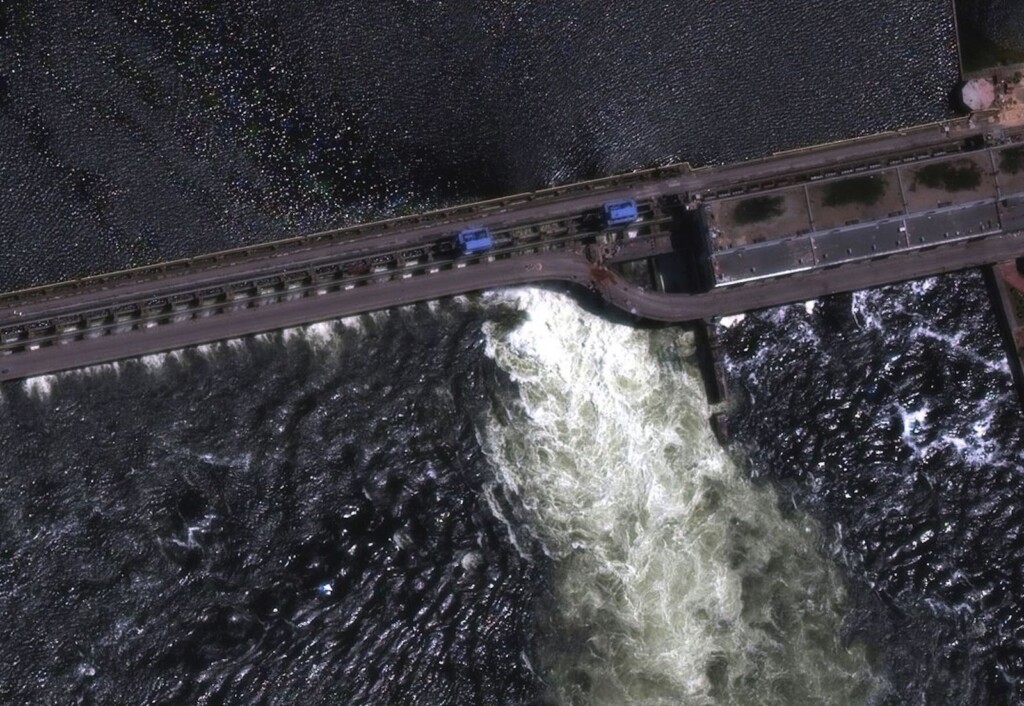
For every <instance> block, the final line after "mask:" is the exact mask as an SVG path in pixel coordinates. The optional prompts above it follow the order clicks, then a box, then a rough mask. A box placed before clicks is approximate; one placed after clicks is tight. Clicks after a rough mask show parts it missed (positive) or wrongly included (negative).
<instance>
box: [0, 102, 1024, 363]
mask: <svg viewBox="0 0 1024 706" xmlns="http://www.w3.org/2000/svg"><path fill="white" fill-rule="evenodd" d="M985 130H986V128H985V126H976V125H970V124H968V123H966V122H963V121H955V122H951V123H949V124H945V125H933V126H923V127H921V128H919V129H915V130H911V131H908V132H906V133H903V134H890V135H883V136H877V137H873V138H867V139H863V140H854V141H850V142H846V143H840V144H837V145H832V146H826V147H823V148H818V149H811V150H803V151H794V152H791V153H786V154H783V155H779V156H776V157H773V158H768V159H763V160H757V161H753V162H748V163H743V164H738V165H728V166H724V167H713V168H706V169H701V170H696V171H694V170H690V169H689V168H688V166H686V165H677V166H674V167H668V168H664V169H658V170H649V171H646V172H638V173H636V174H633V175H626V176H624V177H615V178H610V179H606V180H598V181H596V182H589V183H586V184H581V185H573V186H570V187H565V188H562V189H555V190H549V191H545V192H539V193H537V194H531V195H520V196H517V197H510V198H509V199H506V200H499V201H495V202H486V203H484V204H478V205H476V207H473V206H468V207H460V208H459V209H454V210H451V211H448V212H438V213H435V214H428V215H426V216H423V217H411V218H406V219H401V220H399V221H394V222H382V223H376V224H370V225H368V226H360V227H356V228H353V229H345V230H340V231H334V232H330V233H323V234H315V235H313V236H309V237H305V238H298V239H290V240H287V241H282V242H279V243H272V244H267V245H263V246H257V247H253V248H245V249H240V250H236V251H229V252H226V253H215V254H213V255H209V256H203V257H201V258H195V259H193V260H188V261H179V262H174V263H164V264H160V265H156V266H153V267H147V268H140V269H137V270H133V271H127V272H123V273H113V274H111V275H103V276H99V277H94V278H89V279H86V280H80V281H76V282H68V283H59V284H57V285H51V286H47V287H38V288H34V289H30V290H23V291H20V292H12V293H8V294H6V295H0V380H12V379H17V378H21V377H26V376H30V375H37V374H41V373H46V372H53V371H56V370H63V369H67V368H72V367H79V366H83V365H91V364H95V363H100V362H106V361H110V360H117V359H120V358H127V357H133V356H138V355H144V354H148V353H154V352H158V351H163V350H168V349H171V348H180V347H184V346H188V345H195V344H200V343H207V342H210V341H214V340H219V339H224V338H230V337H234V336H240V335H245V334H250V333H257V332H262V331H268V330H273V329H276V328H281V327H287V326H294V325H298V324H303V323H310V322H314V321H321V320H324V319H329V318H335V317H339V316H346V315H351V314H355V313H360V312H365V311H370V310H374V309H380V308H387V307H390V306H397V305H402V304H407V303H411V302H415V301H422V300H426V299H433V298H437V297H442V296H446V295H451V294H456V293H460V292H470V291H477V290H480V289H487V288H493V287H502V286H508V285H514V284H523V283H531V282H538V281H543V280H562V281H568V282H572V283H575V284H578V285H582V286H587V287H590V288H592V289H594V290H597V291H599V292H600V293H601V294H602V295H603V296H604V297H605V299H606V300H608V301H609V302H610V303H611V304H612V305H614V306H618V307H620V308H622V309H624V310H625V311H629V312H632V313H634V314H636V315H638V316H643V317H647V318H652V319H657V320H664V321H686V320H695V319H703V318H708V317H711V316H717V315H723V314H729V313H736V312H739V311H744V310H748V309H754V308H761V307H764V306H772V305H776V304H781V303H785V302H789V301H799V300H801V299H806V298H808V297H816V296H821V295H823V294H828V293H832V292H835V291H846V290H849V289H857V288H862V287H869V286H875V285H878V284H883V283H886V282H892V281H899V280H902V279H907V278H912V277H917V276H922V275H926V274H932V273H936V272H943V271H950V270H955V269H960V268H963V267H971V266H976V265H980V264H985V263H991V262H996V261H1000V260H1006V259H1008V258H1012V257H1016V256H1018V255H1019V254H1021V252H1024V249H1022V245H1021V240H1020V238H1019V237H1018V235H1017V234H1016V233H1012V234H1008V235H1007V234H1002V233H1000V232H996V231H993V230H991V229H990V230H988V231H984V232H981V231H979V232H970V233H968V237H967V239H965V240H964V241H963V242H957V243H953V244H944V245H943V246H942V247H941V248H939V249H936V250H924V251H922V250H917V251H915V252H913V253H910V252H905V251H904V250H905V248H903V249H894V250H891V251H890V250H885V249H881V250H879V249H877V248H876V250H874V251H872V252H871V255H870V257H881V256H887V257H885V259H881V260H872V261H870V263H863V262H850V263H846V264H843V265H842V266H840V267H838V268H836V267H835V265H834V264H833V263H835V262H837V261H840V260H847V259H850V258H848V257H844V256H843V253H844V252H845V254H846V255H849V254H850V253H852V252H853V249H854V248H860V247H863V246H864V243H866V242H868V240H870V238H868V239H865V237H864V235H863V234H862V233H861V234H857V235H854V234H853V232H852V231H851V232H850V234H848V237H847V236H844V235H843V232H842V231H843V228H842V227H840V228H838V229H834V230H836V233H834V234H833V237H832V239H831V240H829V242H828V243H823V244H822V245H821V247H820V248H819V247H817V246H815V244H814V243H813V242H811V243H810V245H809V248H808V255H809V257H810V258H811V264H812V266H815V267H823V266H831V267H832V268H833V269H828V270H825V271H821V270H816V271H815V270H812V271H810V272H807V273H804V274H801V275H794V276H791V277H788V278H785V279H774V280H769V281H763V282H755V283H747V284H743V285H742V286H733V287H726V288H718V289H713V290H712V291H710V292H707V293H704V294H690V295H666V294H659V293H657V292H653V291H648V290H646V289H643V288H641V287H637V286H635V285H631V284H629V283H627V282H625V281H624V280H623V279H622V278H621V277H620V276H619V275H618V274H616V273H615V272H614V271H613V270H609V269H607V267H606V265H608V264H609V259H611V260H615V261H623V260H629V259H639V258H649V257H652V256H655V255H658V254H661V253H665V252H668V251H671V250H672V248H673V245H677V244H678V240H679V238H680V236H681V233H680V232H679V226H678V224H679V221H680V218H683V217H685V216H684V214H685V213H686V211H685V208H684V205H689V206H690V207H692V206H695V205H698V204H700V203H702V202H704V201H706V200H708V199H716V198H728V197H730V196H736V195H737V194H756V193H774V191H777V190H779V189H785V188H793V187H796V188H799V189H801V190H802V191H803V193H804V196H805V197H808V191H807V186H806V185H807V184H811V183H815V182H818V181H820V180H822V179H829V178H831V177H832V176H835V175H836V174H842V173H854V172H860V171H865V170H866V171H872V170H876V171H877V170H884V169H887V168H889V167H891V166H892V164H893V163H896V162H898V163H900V164H903V163H908V162H916V161H919V160H922V159H923V160H929V159H933V158H934V156H935V154H936V153H945V152H948V151H953V152H956V151H959V150H961V149H963V148H964V145H965V143H964V140H967V139H976V138H980V137H981V136H983V135H984V134H985ZM978 154H981V153H978ZM801 185H804V186H801ZM619 197H628V198H633V199H636V200H637V201H638V202H639V203H640V204H641V210H642V221H641V222H640V223H638V224H636V225H635V226H632V227H630V228H629V229H621V228H620V229H613V230H611V231H609V230H604V229H602V228H600V227H596V226H595V225H594V222H593V218H594V215H595V212H596V211H597V209H599V208H600V206H601V204H602V203H604V202H605V201H608V200H611V199H613V198H619ZM1022 202H1024V199H1022ZM1006 203H1009V202H1006ZM1006 203H1004V207H1005V208H1007V209H1008V211H1007V214H1008V215H1006V216H1005V217H1004V222H1003V225H1004V226H1008V224H1009V223H1017V222H1018V221H1019V220H1020V215H1021V213H1020V212H1022V211H1024V207H1022V206H1020V205H1016V206H1014V205H1013V204H1010V205H1009V206H1007V205H1006ZM991 207H994V204H993V202H992V199H990V200H989V202H986V203H976V204H968V205H966V206H962V207H961V206H960V205H958V206H957V208H956V209H954V210H955V211H956V212H955V213H953V212H951V213H950V214H949V215H946V216H943V215H942V214H938V215H936V212H935V211H933V212H931V213H929V214H928V217H930V218H945V219H946V220H948V221H949V222H952V221H955V220H956V219H967V221H965V223H967V222H968V221H970V222H971V223H973V222H974V221H977V220H979V219H981V220H980V221H979V222H983V221H984V220H985V218H986V217H988V215H987V214H988V212H987V211H985V209H986V208H991ZM808 208H810V205H809V204H808ZM970 209H981V210H980V211H979V212H978V213H975V212H974V211H973V210H972V211H971V212H970V213H967V210H970ZM1014 209H1016V210H1014ZM1014 214H1016V215H1014ZM1015 218H1016V219H1017V220H1014V219H1015ZM466 223H473V224H477V225H484V226H487V227H489V228H491V229H492V231H494V232H495V236H496V241H497V247H496V248H495V250H494V251H492V252H490V253H487V254H486V255H481V256H475V257H471V258H457V257H456V256H455V253H454V252H453V251H452V246H451V234H452V233H453V232H454V231H455V230H457V229H458V228H459V227H460V226H462V225H464V224H466ZM890 225H891V224H888V223H877V224H873V225H872V226H871V227H872V228H874V229H876V230H877V231H878V232H877V234H875V235H874V236H872V237H874V238H875V239H876V240H877V241H878V242H886V239H894V238H896V237H897V235H896V234H897V233H899V234H900V236H901V237H902V238H903V240H904V241H906V240H907V239H908V238H907V235H906V234H905V233H903V232H902V231H899V230H895V231H893V232H891V233H890V232H889V230H892V229H893V228H898V227H897V226H892V227H890ZM1018 227H1020V226H1018ZM886 229H889V230H886ZM627 230H628V231H629V232H628V233H627V232H626V231H627ZM921 232H924V231H923V230H922V231H921ZM916 233H917V231H915V234H916ZM691 235H692V234H691ZM911 235H914V234H911ZM844 237H847V239H848V240H849V243H846V241H845V240H843V238H844ZM779 242H783V243H786V242H788V243H789V245H787V246H786V247H788V248H790V250H791V251H792V252H790V253H789V255H793V253H795V252H796V251H797V250H798V249H799V248H797V246H796V245H794V244H793V243H795V242H796V241H795V240H792V239H791V240H790V241H779ZM872 242H873V241H872ZM769 245H772V244H771V243H769V244H767V245H765V247H768V246H769ZM931 245H933V243H932V242H931V241H928V240H927V239H924V240H922V242H920V243H917V244H916V247H918V248H920V247H923V246H931ZM772 246H773V247H777V246H775V245H772ZM690 247H692V248H693V249H695V250H696V249H698V248H697V245H696V244H694V243H691V244H690ZM833 251H834V252H833ZM745 256H746V257H748V258H750V257H757V253H756V252H755V250H753V249H751V250H749V252H748V253H747V254H746V255H745ZM865 256H867V255H866V254H865Z"/></svg>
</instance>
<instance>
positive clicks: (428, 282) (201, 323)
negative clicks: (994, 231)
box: [0, 232, 1024, 380]
mask: <svg viewBox="0 0 1024 706" xmlns="http://www.w3.org/2000/svg"><path fill="white" fill-rule="evenodd" d="M1021 253H1024V234H1022V233H1020V232H1017V233H1011V234H1004V235H995V236H988V237H985V238H979V239H977V240H972V241H966V242H961V243H956V244H951V245H947V246H944V247H941V248H935V249H933V250H925V251H920V250H918V251H915V252H913V253H905V254H899V255H893V256H890V257H888V258H884V259H880V260H873V261H867V262H855V263H848V264H845V265H842V266H838V267H835V268H829V269H826V270H818V271H813V272H809V273H804V274H800V275H793V276H791V277H786V278H782V279H778V280H770V281H765V282H757V283H752V284H746V285H742V286H735V287H720V288H718V289H715V290H712V291H710V292H707V293H703V294H695V295H687V294H663V293H659V292H654V291H650V290H646V289H643V288H641V287H637V286H635V285H631V284H629V283H627V282H625V281H624V280H623V279H622V278H621V277H619V276H618V275H617V274H615V273H614V272H612V271H610V270H607V269H605V268H603V267H601V266H598V265H595V264H593V263H591V262H590V261H588V260H587V259H586V258H585V257H584V256H583V255H582V254H580V253H573V252H557V253H548V254H544V255H529V256H522V257H518V258H513V259H509V260H500V261H497V262H493V263H486V264H480V265H476V266H473V267H466V268H463V269H453V270H446V271H442V272H437V273H433V274H429V275H422V276H419V277H413V278H410V279H407V280H393V281H390V282H384V283H379V284H371V285H366V286H363V287H358V288H356V289H352V290H341V291H338V292H330V293H327V294H323V295H318V296H312V297H307V298H302V299H296V300H292V301H286V302H281V303H275V304H272V305H268V306H265V307H259V308H256V309H244V310H241V311H237V312H226V313H222V314H212V315H210V316H208V317H203V318H196V319H191V320H188V321H182V322H178V323H169V324H163V325H157V326H153V327H152V328H142V329H137V330H133V331H129V332H124V333H118V334H110V335H105V336H101V337H97V338H91V339H85V340H82V341H76V342H73V343H67V344H57V345H52V346H45V347H42V348H40V349H38V350H35V351H27V352H24V353H12V354H10V355H6V356H3V357H0V380H15V379H20V378H25V377H31V376H34V375H40V374H44V373H52V372H56V371H60V370H67V369H70V368H77V367H83V366H88V365H95V364H98V363H106V362H111V361H115V360H121V359H125V358H133V357H137V356H142V355H148V354H152V353H158V352H162V351H168V350H173V349H176V348H183V347H187V346H192V345H199V344H204V343H211V342H214V341H218V340H224V339H228V338H237V337H239V336H244V335H248V334H254V333H261V332H266V331H273V330H277V329H281V328H288V327H292V326H298V325H302V324H308V323H313V322H317V321H325V320H329V319H336V318H341V317H345V316H352V315H355V314H360V313H364V312H368V311H375V310H379V309H386V308H389V307H395V306H402V305H406V304H412V303H415V302H418V301H424V300H430V299H438V298H441V297H445V296H451V295H454V294H460V293H465V292H473V291H479V290H483V289H495V288H500V287H507V286H512V285H521V284H531V283H536V282H543V281H563V282H570V283H572V284H575V285H578V286H582V287H585V288H588V289H590V290H593V291H596V292H598V293H599V294H600V295H601V296H602V297H603V298H604V299H605V300H606V301H607V302H608V303H609V304H611V305H613V306H616V307H618V308H620V309H622V310H624V311H628V312H631V313H633V314H635V315H636V316H638V317H641V318H646V319H651V320H656V321H666V322H675V321H694V320H699V319H708V318H711V317H715V316H722V315H727V314H736V313H740V312H743V311H749V310H753V309H760V308H765V307H771V306H778V305H780V304H786V303H792V302H798V301H804V300H807V299H815V298H818V297H822V296H827V295H830V294H836V293H840V292H848V291H854V290H858V289H864V288H869V287H875V286H879V285H882V284H887V283H891V282H899V281H903V280H908V279H915V278H918V277H923V276H927V275H932V274H938V273H943V272H950V271H955V270H960V269H965V268H968V267H975V266H980V265H984V264H987V263H992V262H999V261H1003V260H1009V259H1013V258H1016V257H1018V256H1020V254H1021Z"/></svg>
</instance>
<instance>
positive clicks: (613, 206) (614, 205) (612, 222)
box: [604, 199, 640, 228]
mask: <svg viewBox="0 0 1024 706" xmlns="http://www.w3.org/2000/svg"><path fill="white" fill-rule="evenodd" d="M639 215H640V214H639V213H638V212H637V208H636V201H634V200H633V199H624V200H622V201H609V202H608V203H606V204H605V205H604V223H605V226H606V227H608V228H614V227H615V226H624V225H628V224H630V223H633V222H634V221H635V220H637V218H639Z"/></svg>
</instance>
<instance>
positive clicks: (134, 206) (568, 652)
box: [0, 0, 1024, 705]
mask: <svg viewBox="0 0 1024 706" xmlns="http://www.w3.org/2000/svg"><path fill="white" fill-rule="evenodd" d="M0 17H2V19H3V23H2V25H0V42H2V45H0V46H2V47H3V52H0V122H2V127H3V130H0V135H2V137H0V160H2V162H3V168H2V169H0V183H2V185H3V189H4V194H5V197H4V199H3V202H2V204H0V230H2V232H3V233H4V238H5V239H4V241H3V244H4V248H5V251H4V257H3V258H0V281H2V284H3V286H4V288H14V287H17V286H24V285H27V284H31V283H35V282H41V281H46V280H52V279H56V278H61V277H66V276H71V275H74V274H78V273H82V272H89V271H96V270H100V269H109V268H113V267H119V266H125V265H129V264H133V263H139V262H147V261H152V260H156V259H162V258H168V257H173V256H178V255H183V254H187V253H192V252H199V251H204V250H209V249H212V248H216V247H225V246H230V245H234V244H240V243H243V242H249V241H253V240H258V239H270V238H275V237H280V236H282V235H286V234H289V233H294V232H299V231H305V230H312V229H318V228H323V227H328V226H332V225H337V224H341V223H345V222H350V221H354V220H359V219H362V218H367V217H371V216H378V215H382V214H388V213H399V212H403V211H404V210H407V209H420V208H425V207H429V206H433V205H437V204H443V203H448V202H452V201H457V200H462V199H467V198H474V197H482V196H488V195H493V194H496V193H501V192H507V191H517V190H522V189H525V188H530V187H533V186H537V185H541V184H546V183H551V182H555V181H564V180H571V179H576V178H579V177H584V176H588V175H593V174H600V173H606V172H610V171H620V170H624V169H630V168H634V167H637V166H641V165H645V164H652V163H661V162H667V161H672V160H677V159H689V160H692V161H694V162H708V161H726V160H733V159H742V158H748V157H753V156H758V155H762V154H765V153H767V152H770V151H773V150H777V149H783V148H786V147H792V146H797V145H800V144H805V143H811V142H816V141H823V140H829V139H837V138H841V137H847V136H851V135H855V134H861V133H867V132H873V131H877V130H881V129H886V128H891V127H897V126H900V125H908V124H912V123H915V122H919V121H923V120H929V119H937V118H941V117H944V116H945V115H946V114H947V112H946V111H947V103H946V96H947V94H948V92H949V91H950V90H951V89H952V87H953V85H954V82H955V79H956V58H955V53H954V50H953V26H952V17H951V14H950V13H949V11H948V8H946V7H944V6H943V4H942V3H931V2H925V1H924V0H908V2H905V3H901V5H900V6H899V8H895V7H894V6H892V4H891V3H884V2H880V1H875V0H871V1H869V2H853V1H852V0H849V1H848V0H842V1H840V2H835V3H830V4H829V6H828V7H827V9H826V8H824V7H822V8H813V7H808V5H807V3H799V2H795V1H793V2H791V1H789V0H785V1H784V2H779V3H774V4H772V6H771V7H767V6H765V5H763V4H761V3H754V2H748V1H746V0H730V1H729V2H722V3H697V2H658V1H655V0H645V1H644V2H638V3H633V4H630V5H628V6H623V7H617V6H616V7H614V9H613V7H612V6H610V5H604V4H600V3H584V2H565V3H560V4H557V5H553V4H535V3H527V2H518V1H515V0H513V1H499V0H493V1H489V2H484V3H468V2H451V3H433V2H422V1H420V0H404V1H399V0H390V1H386V2H380V3H360V2H347V3H336V4H334V5H332V6H330V7H326V6H320V5H315V4H312V3H310V4H307V5H305V6H302V7H294V6H293V7H291V8H281V7H279V6H278V5H277V4H273V3H263V2H251V1H250V2H226V3H223V4H213V3H203V2H186V3H180V2H179V3H170V2H154V3H149V4H147V6H146V9H145V10H144V11H140V10H139V9H138V8H137V7H134V6H130V5H129V4H128V3H117V2H115V3H111V4H109V5H105V6H104V8H97V7H95V6H94V5H93V4H91V3H84V2H70V3H65V4H59V5H55V6H52V7H42V6H40V5H39V4H38V3H32V2H27V1H24V0H12V2H10V3H7V4H6V5H5V6H4V7H3V8H2V9H0ZM726 344H727V351H728V363H729V368H730V375H731V377H732V380H733V386H734V388H735V389H736V391H737V393H738V396H739V397H740V401H741V405H740V407H739V408H738V410H737V412H736V415H735V420H734V421H735V426H736V427H737V428H738V440H737V442H736V444H735V445H734V446H733V447H732V448H730V449H729V450H724V449H722V448H721V447H720V446H719V445H718V444H717V442H716V441H715V440H714V438H713V437H712V436H711V435H710V432H709V430H708V426H707V422H706V418H707V414H708V408H707V403H706V400H705V398H704V394H703V390H702V386H701V383H700V380H699V376H698V374H697V369H696V366H695V363H694V355H693V341H692V339H691V337H690V335H689V334H688V333H686V332H685V331H681V330H679V329H675V328H654V329H651V328H644V327H631V326H625V325H622V324H620V323H613V322H611V321H609V320H607V319H605V318H603V317H601V316H600V315H597V314H595V313H594V311H593V309H592V307H590V306H583V305H581V304H580V302H579V301H577V300H576V299H575V298H573V297H572V296H570V295H567V294H566V293H564V292H560V291H556V290H553V289H533V290H529V289H527V290H514V291H508V292H498V293H492V294H488V295H485V296H482V297H472V298H457V299H453V300H446V301H443V302H439V303H432V304H430V305H420V306H415V307H408V308H404V309H400V310H395V311H390V312H382V313H378V314H374V315H369V316H363V317H357V318H354V319H348V320H345V321H342V322H335V323H330V324H322V325H318V326H313V327H307V328H304V329H298V330H292V331H288V332H284V333H278V334H272V335H266V336H258V337H253V338H249V339H245V340H241V341H234V342H230V343H226V344H218V345H213V346H206V347H202V348H199V349H195V350H189V351H184V352H176V353H171V354H167V355H161V356H152V357H149V358H146V359H143V360H140V361H130V362H126V363H121V364H118V365H113V366H103V367H99V368H94V369H90V370H87V371H81V372H72V373H66V374H61V375H57V376H48V377H44V378H37V379H34V380H30V381H28V382H26V383H22V384H17V385H8V386H5V387H4V388H3V389H2V390H0V448H3V450H4V453H3V454H2V456H0V474H2V483H0V522H2V523H3V535H2V537H3V538H2V540H0V612H2V615H3V618H4V620H5V623H6V625H7V630H6V631H5V637H4V638H3V639H2V640H0V658H2V659H0V663H2V664H4V665H6V666H5V667H4V668H3V670H2V675H0V676H2V678H0V701H2V702H10V703H50V702H59V703H83V704H88V703H95V704H108V703H196V702H200V701H201V702H205V703H237V704H251V703H294V702H297V701H304V702H307V703H353V704H360V703H373V704H391V703H396V704H401V703H408V704H541V703H558V704H623V703H630V704H651V705H654V704H797V703H831V704H871V703H893V704H897V703H922V704H924V703H958V704H959V703H963V704H978V703H1012V702H1013V701H1014V699H1016V698H1017V692H1016V688H1017V687H1016V686H1015V685H1016V683H1017V680H1018V679H1019V677H1020V674H1021V670H1022V669H1024V665H1022V663H1021V660H1022V658H1024V651H1022V650H1021V648H1020V646H1019V642H1018V636H1019V635H1020V634H1021V630H1022V629H1024V628H1022V627H1021V623H1020V618H1019V611H1018V609H1017V604H1018V603H1019V602H1020V593H1019V591H1020V589H1019V580H1018V579H1019V575H1020V574H1019V572H1020V563H1019V560H1018V559H1017V558H1016V556H1015V545H1016V542H1017V533H1018V531H1019V530H1018V526H1019V518H1018V514H1019V510H1018V509H1017V508H1016V504H1017V495H1018V493H1019V492H1020V483H1019V480H1018V479H1019V477H1020V472H1021V468H1020V455H1021V454H1020V451H1021V423H1020V421H1019V419H1020V417H1019V409H1017V408H1016V407H1015V406H1014V402H1013V399H1012V396H1011V393H1010V388H1009V376H1008V373H1007V372H1006V369H1005V366H1004V365H1003V364H1002V363H1001V360H1000V357H999V350H998V346H997V339H996V334H995V328H994V323H993V321H992V317H991V314H990V312H989V310H988V308H987V303H986V301H985V299H984V296H983V293H982V291H981V288H980V285H979V279H978V277H976V276H974V275H964V276H957V277H950V278H944V279H937V280H929V281H927V282H924V283H918V284H911V285H904V286H901V287H895V288H890V289H888V290H881V291H880V292H872V293H862V294H857V295H854V296H851V297H845V298H835V299H832V300H828V301H824V302H821V303H819V304H818V306H817V307H811V306H803V305H801V306H797V307H789V308H785V309H781V310H777V311H773V312H768V313H764V314H759V315H756V316H749V317H747V319H746V320H744V321H743V322H742V323H740V324H737V325H736V326H734V327H733V328H731V329H729V331H728V332H727V333H726Z"/></svg>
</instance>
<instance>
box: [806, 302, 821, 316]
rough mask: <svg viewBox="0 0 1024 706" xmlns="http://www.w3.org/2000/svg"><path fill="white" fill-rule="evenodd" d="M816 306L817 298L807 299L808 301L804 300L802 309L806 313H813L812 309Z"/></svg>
mask: <svg viewBox="0 0 1024 706" xmlns="http://www.w3.org/2000/svg"><path fill="white" fill-rule="evenodd" d="M817 306H818V300H817V299H809V300H808V301H805V302H804V311H806V312H807V313H808V314H813V313H814V309H815V307H817Z"/></svg>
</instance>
